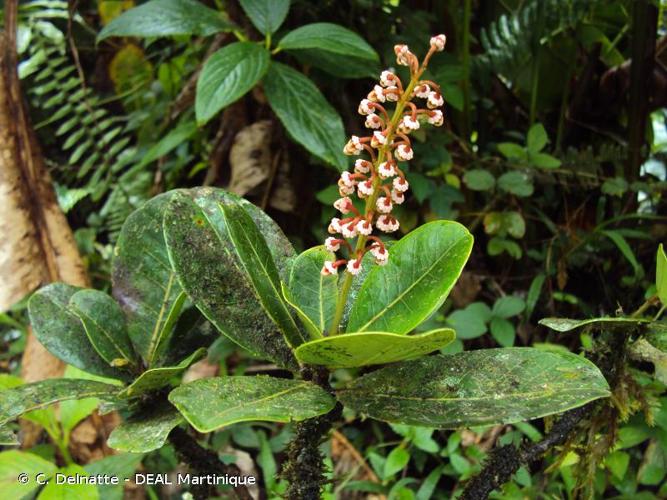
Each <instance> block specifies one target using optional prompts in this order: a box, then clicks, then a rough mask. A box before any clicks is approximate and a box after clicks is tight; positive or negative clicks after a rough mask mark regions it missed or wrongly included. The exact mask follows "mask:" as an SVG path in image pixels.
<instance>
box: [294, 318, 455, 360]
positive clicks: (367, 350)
mask: <svg viewBox="0 0 667 500" xmlns="http://www.w3.org/2000/svg"><path fill="white" fill-rule="evenodd" d="M455 338H456V334H455V333H454V330H451V329H449V328H442V329H439V330H433V331H430V332H426V333H420V334H419V335H410V336H408V335H398V334H395V333H385V332H363V333H345V334H342V335H336V336H335V337H325V338H323V339H318V340H313V341H311V342H307V343H305V344H302V345H300V346H299V348H298V349H297V350H296V352H295V354H296V358H297V359H298V360H299V361H301V362H302V363H308V364H313V365H323V366H326V367H328V368H353V367H357V366H368V365H380V364H384V363H394V362H396V361H402V360H405V359H410V358H416V357H417V356H422V355H424V354H428V353H430V352H433V351H435V350H437V349H441V348H443V347H445V346H446V345H447V344H449V343H451V342H452V341H453V340H454V339H455Z"/></svg>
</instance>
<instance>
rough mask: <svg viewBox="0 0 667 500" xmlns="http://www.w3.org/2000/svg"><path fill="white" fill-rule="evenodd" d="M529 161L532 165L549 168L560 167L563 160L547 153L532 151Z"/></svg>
mask: <svg viewBox="0 0 667 500" xmlns="http://www.w3.org/2000/svg"><path fill="white" fill-rule="evenodd" d="M529 161H530V163H531V164H532V165H534V166H536V167H539V168H544V169H547V170H551V169H554V168H558V167H560V165H561V161H560V160H559V159H558V158H556V157H554V156H551V155H548V154H546V153H531V154H530V157H529Z"/></svg>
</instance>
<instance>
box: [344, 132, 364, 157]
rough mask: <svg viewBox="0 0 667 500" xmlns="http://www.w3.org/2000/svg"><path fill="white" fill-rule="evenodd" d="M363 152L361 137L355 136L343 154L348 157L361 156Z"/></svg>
mask: <svg viewBox="0 0 667 500" xmlns="http://www.w3.org/2000/svg"><path fill="white" fill-rule="evenodd" d="M363 150H364V146H363V145H362V144H361V141H360V140H359V137H357V136H356V135H353V136H352V138H351V139H350V140H349V141H348V142H347V144H346V145H345V147H344V148H343V153H345V154H346V155H359V154H361V152H362V151H363Z"/></svg>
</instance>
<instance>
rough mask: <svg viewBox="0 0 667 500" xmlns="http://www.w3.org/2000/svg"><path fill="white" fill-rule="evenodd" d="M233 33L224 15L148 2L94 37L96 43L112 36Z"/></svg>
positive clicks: (177, 2)
mask: <svg viewBox="0 0 667 500" xmlns="http://www.w3.org/2000/svg"><path fill="white" fill-rule="evenodd" d="M232 29H234V24H233V23H231V22H229V20H228V19H227V18H226V16H225V14H223V13H222V12H218V11H215V10H213V9H209V8H208V7H206V6H205V5H203V4H202V3H200V2H197V1H195V0H151V1H150V2H146V3H144V4H142V5H139V6H138V7H135V8H133V9H130V10H128V11H126V12H123V14H121V15H120V16H118V17H117V18H115V19H114V20H112V21H111V22H110V23H109V24H107V25H106V26H105V27H104V28H103V29H102V31H100V33H99V34H98V35H97V41H98V42H99V41H101V40H104V39H105V38H109V37H112V36H135V37H140V38H146V37H160V36H174V35H201V36H207V35H213V34H214V33H219V32H223V31H231V30H232Z"/></svg>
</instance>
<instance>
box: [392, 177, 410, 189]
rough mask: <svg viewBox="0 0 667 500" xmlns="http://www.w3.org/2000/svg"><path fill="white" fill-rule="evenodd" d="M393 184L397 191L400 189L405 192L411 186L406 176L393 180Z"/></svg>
mask: <svg viewBox="0 0 667 500" xmlns="http://www.w3.org/2000/svg"><path fill="white" fill-rule="evenodd" d="M392 186H393V188H394V189H395V190H396V191H400V192H401V193H405V192H406V191H407V190H408V188H409V187H410V185H409V184H408V181H407V180H405V178H404V177H396V178H395V179H394V181H393V182H392Z"/></svg>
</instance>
